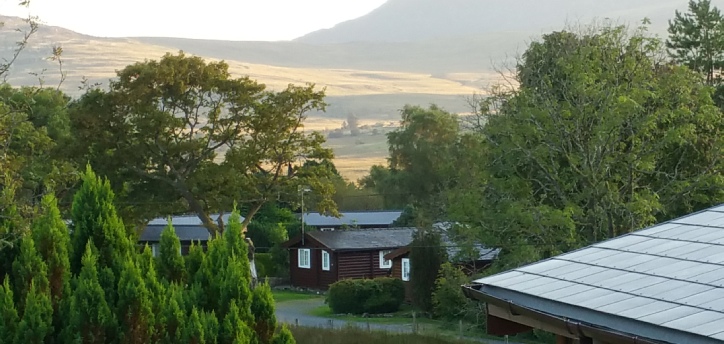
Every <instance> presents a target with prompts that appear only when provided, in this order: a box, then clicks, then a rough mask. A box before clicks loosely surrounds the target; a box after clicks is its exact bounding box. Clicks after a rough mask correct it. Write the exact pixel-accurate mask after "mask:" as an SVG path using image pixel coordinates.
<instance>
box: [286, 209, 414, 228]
mask: <svg viewBox="0 0 724 344" xmlns="http://www.w3.org/2000/svg"><path fill="white" fill-rule="evenodd" d="M340 215H341V216H340V217H339V218H336V217H334V216H331V215H320V214H319V213H305V214H304V223H305V225H306V226H309V227H313V228H316V229H318V230H323V231H327V230H335V229H341V228H363V229H364V228H390V227H391V226H392V223H393V222H395V220H397V219H398V218H399V217H400V215H402V211H346V212H340ZM297 216H299V217H300V218H301V214H299V215H297Z"/></svg>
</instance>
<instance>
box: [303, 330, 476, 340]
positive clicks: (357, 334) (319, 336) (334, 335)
mask: <svg viewBox="0 0 724 344" xmlns="http://www.w3.org/2000/svg"><path fill="white" fill-rule="evenodd" d="M290 330H291V331H292V333H293V334H294V339H296V341H297V344H369V343H374V344H466V343H471V342H469V341H459V340H454V339H449V338H440V337H434V336H426V335H419V334H411V333H388V332H379V331H366V330H364V329H360V328H356V327H351V326H350V327H344V328H341V329H325V328H317V327H300V326H292V327H290Z"/></svg>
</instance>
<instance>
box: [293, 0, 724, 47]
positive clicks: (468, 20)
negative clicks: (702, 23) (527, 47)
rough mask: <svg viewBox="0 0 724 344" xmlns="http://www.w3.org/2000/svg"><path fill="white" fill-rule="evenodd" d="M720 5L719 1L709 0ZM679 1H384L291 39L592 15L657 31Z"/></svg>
mask: <svg viewBox="0 0 724 344" xmlns="http://www.w3.org/2000/svg"><path fill="white" fill-rule="evenodd" d="M712 3H713V4H715V5H717V6H719V7H720V8H721V7H722V5H721V4H718V3H722V4H724V1H722V0H719V1H716V0H715V1H712ZM686 6H687V1H684V0H607V1H602V0H505V1H499V0H388V1H387V2H386V3H384V4H383V5H382V6H380V7H379V8H377V9H375V10H374V11H372V12H370V13H369V14H367V15H365V16H362V17H360V18H357V19H353V20H350V21H346V22H343V23H340V24H338V25H336V26H334V27H332V28H331V29H324V30H319V31H315V32H312V33H309V34H307V35H304V36H302V37H299V38H297V39H295V41H296V42H303V43H314V44H330V43H349V42H411V41H426V40H430V39H446V38H450V37H459V36H470V35H484V34H490V33H496V32H498V33H499V32H506V31H513V32H519V33H520V32H525V33H529V34H536V33H540V32H541V30H553V29H560V28H561V27H562V26H563V24H564V23H565V22H567V21H568V22H578V21H582V22H584V23H586V22H589V21H590V20H591V19H593V18H594V17H596V18H607V17H608V18H612V19H617V20H618V19H620V20H623V21H627V22H630V23H638V22H640V21H641V20H642V19H643V18H644V17H648V18H649V19H651V20H652V22H653V25H654V27H655V28H656V29H657V31H659V32H662V31H663V32H665V31H664V29H665V27H666V24H667V20H668V19H669V18H671V17H673V13H674V10H676V9H680V10H681V9H686Z"/></svg>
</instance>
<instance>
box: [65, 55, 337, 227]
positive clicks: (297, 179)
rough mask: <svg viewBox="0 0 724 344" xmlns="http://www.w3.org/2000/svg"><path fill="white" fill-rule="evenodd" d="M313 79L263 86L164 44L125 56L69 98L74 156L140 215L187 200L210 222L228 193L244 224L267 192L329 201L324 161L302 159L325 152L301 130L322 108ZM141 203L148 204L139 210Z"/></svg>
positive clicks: (227, 202)
mask: <svg viewBox="0 0 724 344" xmlns="http://www.w3.org/2000/svg"><path fill="white" fill-rule="evenodd" d="M325 106H326V104H325V103H324V91H316V90H315V89H314V85H311V84H309V85H306V86H294V85H289V87H288V88H286V89H285V90H282V91H279V92H276V91H270V90H267V89H266V87H265V85H263V84H260V83H258V82H256V81H254V80H252V79H250V78H248V77H240V78H233V77H232V76H231V75H230V73H229V71H228V65H227V64H226V63H224V62H209V63H207V62H205V61H204V60H203V59H201V58H199V57H192V56H186V55H185V54H184V53H179V54H177V55H172V54H167V55H165V56H164V57H163V58H162V59H160V60H159V61H155V60H151V61H145V62H141V63H136V64H133V65H130V66H128V67H126V68H124V69H123V70H121V71H119V72H118V78H117V79H116V80H114V81H112V82H111V85H110V88H109V89H108V90H100V89H91V90H89V91H88V92H87V93H86V94H84V95H83V96H82V97H81V98H80V100H79V101H78V102H76V103H74V104H73V105H72V107H71V124H72V128H73V131H74V133H76V136H77V139H76V143H77V144H78V146H77V147H76V148H77V151H76V152H77V153H76V156H77V157H78V159H79V160H87V161H90V162H91V164H92V165H93V166H94V168H96V169H97V170H98V173H99V174H101V175H106V176H108V177H109V178H110V179H111V181H112V182H113V186H114V189H116V190H117V191H118V194H119V196H120V197H121V198H123V199H125V200H127V201H129V202H134V201H136V202H137V201H138V200H144V202H149V203H153V204H154V205H155V206H154V207H146V208H143V207H133V208H132V210H134V211H136V213H134V214H131V216H130V217H131V218H134V217H135V219H136V220H139V221H142V220H144V219H148V218H152V217H156V216H159V215H167V214H169V213H172V212H174V211H179V210H185V209H190V210H191V211H193V212H194V213H195V214H197V215H198V216H199V218H200V219H201V221H202V222H203V223H204V225H206V226H207V227H208V228H210V229H211V230H213V231H217V230H220V229H223V223H221V219H220V218H219V219H212V218H210V216H209V214H210V213H212V212H219V211H222V212H223V211H228V209H230V208H231V205H232V204H233V202H234V201H236V202H239V203H240V204H242V205H243V206H244V208H245V209H247V213H246V214H245V221H244V224H243V225H244V227H245V226H246V225H247V224H248V223H249V221H251V218H252V217H253V216H254V213H256V211H258V209H259V208H260V207H261V206H262V205H263V204H264V203H265V202H267V201H270V200H277V199H279V198H285V197H286V198H290V197H296V188H297V186H298V185H306V186H309V187H311V188H312V189H313V190H314V191H315V194H316V195H317V196H318V197H319V198H320V201H319V202H317V204H318V205H319V207H321V208H322V209H334V202H333V201H332V200H331V195H332V193H333V190H332V188H331V187H329V182H328V178H325V177H326V176H327V175H328V174H329V173H331V172H330V171H328V170H326V169H324V168H308V169H305V168H303V166H304V165H303V162H304V161H307V160H318V159H330V158H332V152H331V150H329V149H326V148H323V147H322V143H323V142H324V138H323V137H322V136H321V135H320V134H319V133H316V132H314V133H305V132H304V131H303V128H304V125H303V121H304V119H305V118H306V114H307V112H309V111H312V110H324V108H325ZM143 209H147V210H149V211H148V212H141V213H139V212H138V211H140V210H143Z"/></svg>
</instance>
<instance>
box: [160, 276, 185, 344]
mask: <svg viewBox="0 0 724 344" xmlns="http://www.w3.org/2000/svg"><path fill="white" fill-rule="evenodd" d="M183 292H184V290H183V289H181V288H180V287H179V286H178V285H176V284H172V285H171V286H169V287H168V289H166V295H165V297H166V299H165V302H164V303H163V311H162V312H161V313H160V316H158V318H159V323H161V324H163V329H162V333H161V334H160V335H159V337H160V338H161V339H160V341H159V342H160V343H164V344H175V343H178V342H180V341H181V340H182V333H181V332H182V331H183V323H184V321H186V314H185V312H184V305H183Z"/></svg>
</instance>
